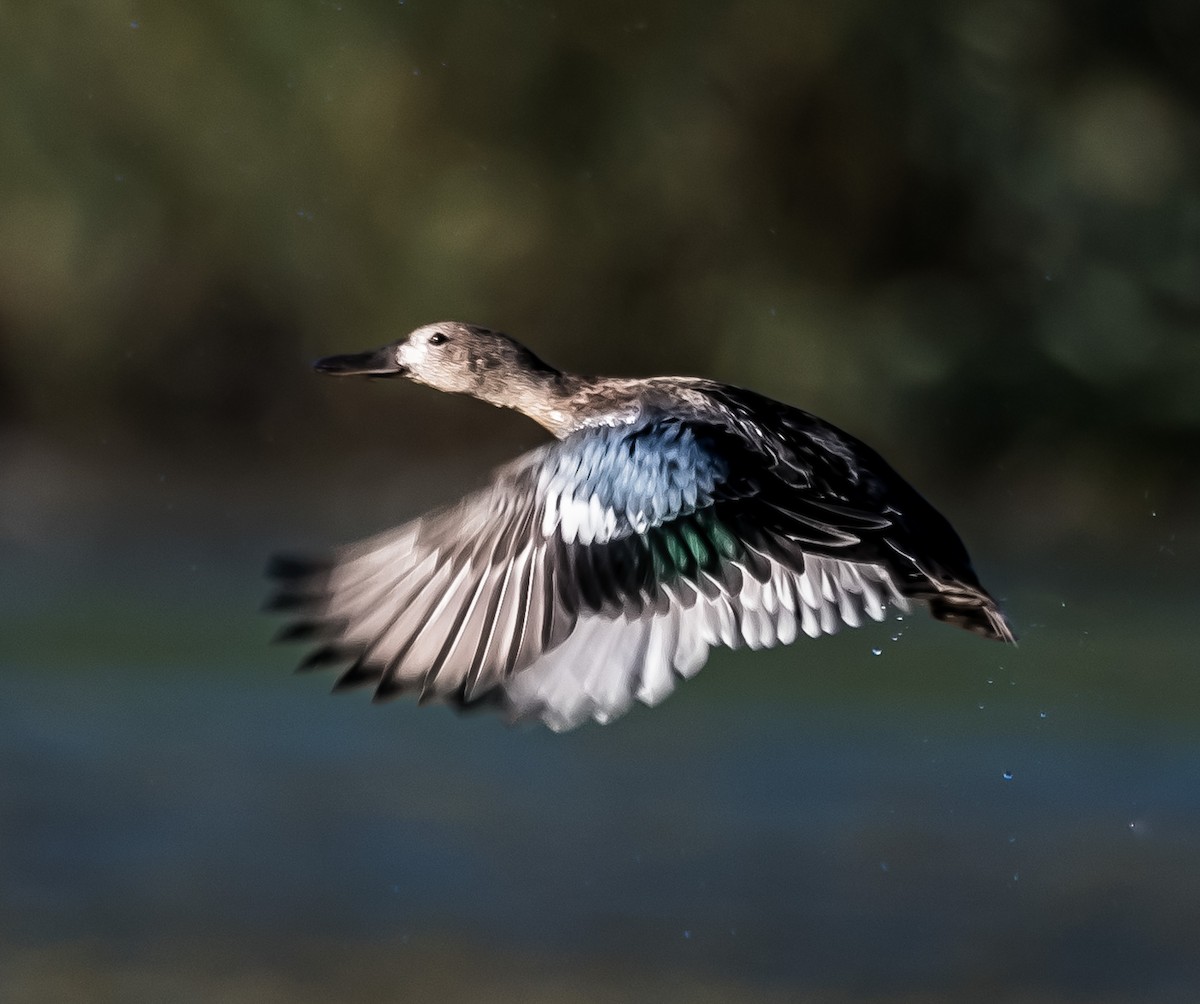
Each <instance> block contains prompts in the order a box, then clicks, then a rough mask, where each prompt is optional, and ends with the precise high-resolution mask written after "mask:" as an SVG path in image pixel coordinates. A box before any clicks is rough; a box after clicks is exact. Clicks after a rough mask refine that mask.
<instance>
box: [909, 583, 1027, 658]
mask: <svg viewBox="0 0 1200 1004" xmlns="http://www.w3.org/2000/svg"><path fill="white" fill-rule="evenodd" d="M935 585H936V586H937V592H936V593H933V594H932V595H929V596H926V597H924V599H925V600H926V601H927V602H928V603H929V612H930V613H931V614H933V616H934V617H935V618H937V619H938V620H940V621H945V622H946V623H947V624H954V625H955V626H957V627H960V628H963V629H964V630H966V631H970V632H972V633H973V634H977V635H982V636H983V637H984V638H993V639H995V640H996V641H1003V642H1007V643H1009V644H1010V645H1015V644H1016V643H1017V636H1016V634H1014V633H1013V629H1012V625H1011V624H1010V623H1009V622H1008V618H1007V617H1005V616H1004V611H1003V610H1001V609H1000V605H999V604H998V603H997V602H996V601H995V600H994V599H992V597H991V596H989V595H988V593H987V591H986V590H984V589H982V588H980V587H978V586H971V585H967V584H966V583H964V582H957V581H955V582H938V583H935Z"/></svg>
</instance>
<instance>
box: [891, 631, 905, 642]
mask: <svg viewBox="0 0 1200 1004" xmlns="http://www.w3.org/2000/svg"><path fill="white" fill-rule="evenodd" d="M901 634H903V632H902V631H897V632H896V633H895V634H894V635H892V641H899V640H900V635H901Z"/></svg>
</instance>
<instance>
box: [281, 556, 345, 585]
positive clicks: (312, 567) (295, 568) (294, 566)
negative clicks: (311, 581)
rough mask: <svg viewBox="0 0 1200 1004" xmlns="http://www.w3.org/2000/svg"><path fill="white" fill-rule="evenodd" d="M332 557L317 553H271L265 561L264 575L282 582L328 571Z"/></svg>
mask: <svg viewBox="0 0 1200 1004" xmlns="http://www.w3.org/2000/svg"><path fill="white" fill-rule="evenodd" d="M332 567H333V561H332V559H330V558H328V557H323V556H317V555H311V556H310V555H297V554H273V555H272V556H271V558H270V560H269V561H268V562H267V568H266V573H265V574H266V577H267V578H268V579H278V580H282V581H284V582H289V581H295V580H296V579H307V578H309V577H310V576H313V575H320V574H323V573H324V572H328V571H329V570H330V569H331V568H332Z"/></svg>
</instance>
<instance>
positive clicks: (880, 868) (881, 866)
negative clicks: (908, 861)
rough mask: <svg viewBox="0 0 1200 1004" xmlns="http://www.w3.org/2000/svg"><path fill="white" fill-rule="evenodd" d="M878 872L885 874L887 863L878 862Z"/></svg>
mask: <svg viewBox="0 0 1200 1004" xmlns="http://www.w3.org/2000/svg"><path fill="white" fill-rule="evenodd" d="M879 870H880V871H881V872H885V871H887V870H888V863H887V862H886V861H880V862H879Z"/></svg>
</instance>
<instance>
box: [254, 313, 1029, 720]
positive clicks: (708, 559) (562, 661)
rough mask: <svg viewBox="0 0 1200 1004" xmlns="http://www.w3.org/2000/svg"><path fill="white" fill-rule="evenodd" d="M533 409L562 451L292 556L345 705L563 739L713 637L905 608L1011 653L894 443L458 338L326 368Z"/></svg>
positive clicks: (1004, 628) (769, 407)
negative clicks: (509, 723) (451, 710)
mask: <svg viewBox="0 0 1200 1004" xmlns="http://www.w3.org/2000/svg"><path fill="white" fill-rule="evenodd" d="M316 368H317V369H318V370H319V371H321V372H325V373H330V374H335V375H350V374H360V375H369V376H408V377H410V378H411V379H414V380H417V381H418V382H423V383H427V384H430V385H431V386H434V387H437V388H438V389H441V390H446V391H451V392H458V393H468V394H471V395H472V396H475V397H478V398H480V399H482V400H485V401H489V402H490V403H492V404H495V405H498V406H501V407H510V408H515V409H517V410H519V411H521V412H523V413H524V414H526V415H528V416H529V417H531V418H533V419H534V420H535V421H537V422H539V423H540V424H542V425H543V426H544V427H545V428H547V429H548V430H549V431H550V432H551V433H553V434H554V436H555V437H557V440H558V441H557V442H552V443H549V444H547V445H545V446H542V447H540V448H538V449H535V450H532V451H530V452H529V453H527V454H525V455H524V456H522V457H520V458H518V459H517V460H515V461H513V462H512V463H510V464H508V465H506V466H504V467H502V468H500V469H499V470H497V471H496V472H495V473H494V474H493V477H492V479H491V481H490V483H489V484H488V485H487V486H486V487H484V488H483V489H481V490H479V491H477V492H474V493H472V494H470V495H468V496H467V497H466V498H464V499H463V500H462V501H461V502H459V503H458V504H457V505H454V506H451V507H449V508H447V509H445V510H442V511H439V512H435V513H432V514H429V515H427V516H423V517H420V518H418V519H416V520H413V521H411V522H409V523H406V524H404V525H403V526H400V527H398V528H396V529H394V530H390V531H387V532H385V533H383V534H380V535H378V536H376V537H374V538H371V539H369V540H366V541H363V542H360V543H358V544H355V545H351V546H349V547H346V548H343V549H342V550H340V551H337V552H335V553H334V554H333V555H332V556H330V557H329V558H328V559H324V560H318V561H296V560H281V561H277V562H276V564H275V566H274V567H273V570H272V571H273V574H274V575H275V576H276V578H277V579H278V580H279V582H280V590H279V592H278V593H277V595H276V597H275V599H274V601H273V602H274V606H276V607H277V608H283V609H291V610H295V611H297V612H298V614H299V620H298V621H297V622H296V623H295V624H293V625H292V626H291V627H289V628H288V629H286V630H285V632H284V636H285V637H290V638H316V639H319V641H320V645H319V647H318V648H317V649H316V650H315V651H314V652H313V653H312V655H310V656H309V658H308V659H307V660H306V663H305V666H306V667H316V666H321V665H325V664H328V663H339V662H341V663H344V662H348V663H349V664H350V665H349V668H347V669H346V670H345V671H344V672H343V673H342V674H341V676H340V677H339V681H338V684H337V685H335V689H341V688H344V687H349V686H356V685H362V684H370V685H373V686H374V687H375V693H376V697H377V699H382V698H386V697H390V696H394V695H396V694H400V693H406V692H414V693H416V694H417V695H418V696H419V697H420V698H421V699H422V700H431V699H436V700H442V701H446V702H449V703H454V704H458V705H467V706H469V705H474V704H478V703H486V704H489V705H496V706H499V707H501V708H502V709H503V710H505V711H506V712H507V713H508V715H509V716H510V717H511V718H513V719H521V718H530V717H534V718H540V719H541V720H542V721H544V722H545V723H546V724H548V725H550V726H551V727H552V728H555V729H558V730H562V729H567V728H571V727H574V726H576V725H578V724H580V723H581V722H583V721H585V720H586V719H588V718H594V719H596V720H598V721H601V722H605V721H609V720H611V719H612V718H615V717H617V716H618V715H620V714H622V713H623V712H624V711H626V710H627V709H628V708H629V707H630V706H631V704H632V702H633V701H634V700H635V699H637V700H641V701H642V702H643V703H646V704H655V703H657V702H658V701H660V700H661V699H662V698H663V697H665V696H666V695H667V694H668V693H669V692H670V691H671V690H672V689H673V687H674V684H675V681H676V680H677V679H679V678H684V677H689V676H692V675H693V674H694V673H695V672H697V671H698V670H699V668H700V667H701V666H702V665H703V663H704V662H705V660H706V659H707V656H708V652H709V650H710V648H712V647H713V646H715V645H725V646H728V647H738V646H740V645H746V646H749V647H751V648H761V647H766V646H770V645H775V644H779V643H788V642H791V641H792V640H794V639H795V638H796V637H797V635H798V634H801V633H803V634H807V635H809V636H811V637H817V636H819V635H821V634H832V633H834V632H835V631H837V630H838V629H839V628H840V627H842V626H857V625H858V624H860V623H862V622H863V621H864V619H872V620H882V619H883V617H884V616H885V612H886V610H887V609H888V608H889V607H891V608H895V609H898V610H901V611H906V610H908V609H909V608H910V606H911V605H912V604H913V603H923V604H925V605H927V606H928V607H929V609H930V612H931V613H932V614H933V616H934V617H935V618H937V619H939V620H943V621H947V622H948V623H951V624H955V625H958V626H960V627H963V628H966V629H967V630H970V631H973V632H975V633H977V634H980V635H983V636H985V637H989V638H995V639H998V640H1002V641H1009V642H1011V641H1013V640H1014V638H1013V634H1012V631H1011V629H1010V627H1009V625H1008V623H1007V621H1006V619H1005V617H1004V615H1003V613H1002V612H1001V611H1000V609H999V607H998V605H997V604H996V602H995V601H994V600H993V599H992V598H991V596H990V595H988V593H987V592H986V591H985V590H984V589H983V587H982V586H981V585H980V583H979V580H978V578H977V577H976V575H975V572H974V570H973V569H972V567H971V562H970V559H969V557H968V556H967V552H966V549H965V548H964V547H963V545H962V542H961V541H960V540H959V538H958V536H957V534H955V532H954V530H953V529H952V528H951V526H950V524H949V523H948V522H947V521H946V519H945V518H944V517H943V516H941V514H940V513H938V512H937V510H935V509H934V508H933V507H932V506H931V505H930V504H929V503H928V502H926V501H925V499H924V498H922V497H921V496H920V495H919V494H918V493H917V492H916V490H915V489H913V488H912V487H911V486H910V485H909V484H908V483H907V482H906V481H905V480H904V479H903V478H901V477H900V476H899V475H898V474H897V473H896V472H895V471H893V470H892V468H891V467H890V466H888V464H887V463H886V462H885V461H884V460H883V459H882V458H881V457H880V456H879V455H878V454H877V453H875V452H874V451H873V450H871V449H870V448H869V447H867V446H866V445H865V444H863V443H861V442H859V441H858V440H857V439H855V438H854V437H852V436H850V435H848V434H847V433H845V432H843V431H841V430H840V429H837V428H835V427H834V426H832V425H830V424H829V423H827V422H824V421H823V420H821V419H819V418H817V417H815V416H813V415H810V414H808V413H807V412H804V411H801V410H800V409H797V408H793V407H791V406H789V405H786V404H783V403H781V402H778V401H774V400H772V399H770V398H767V397H764V396H762V395H760V394H756V393H754V392H752V391H747V390H743V389H740V388H735V387H731V386H729V385H726V384H721V383H717V382H714V381H710V380H703V379H696V378H690V377H653V378H648V379H614V378H585V377H580V376H575V375H571V374H564V373H561V372H559V371H558V370H556V369H554V368H553V367H550V366H548V365H546V364H545V363H543V362H542V361H541V360H539V359H538V358H537V357H536V356H534V355H533V354H532V353H531V352H529V350H528V349H526V348H525V347H524V346H521V345H519V344H518V343H517V342H515V341H513V340H512V339H510V338H508V337H507V336H505V335H502V334H499V333H497V332H493V331H490V330H488V329H485V328H480V327H476V326H472V325H466V324H461V323H458V322H443V323H440V324H435V325H428V326H426V327H423V328H418V329H417V330H416V331H414V332H413V333H412V334H411V335H409V336H408V337H407V338H406V339H403V340H401V341H399V342H397V343H394V344H392V345H389V346H385V347H384V348H382V349H380V350H377V351H375V352H369V353H362V354H359V355H354V356H336V357H331V358H329V359H324V360H321V361H319V362H318V363H317V364H316Z"/></svg>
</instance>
